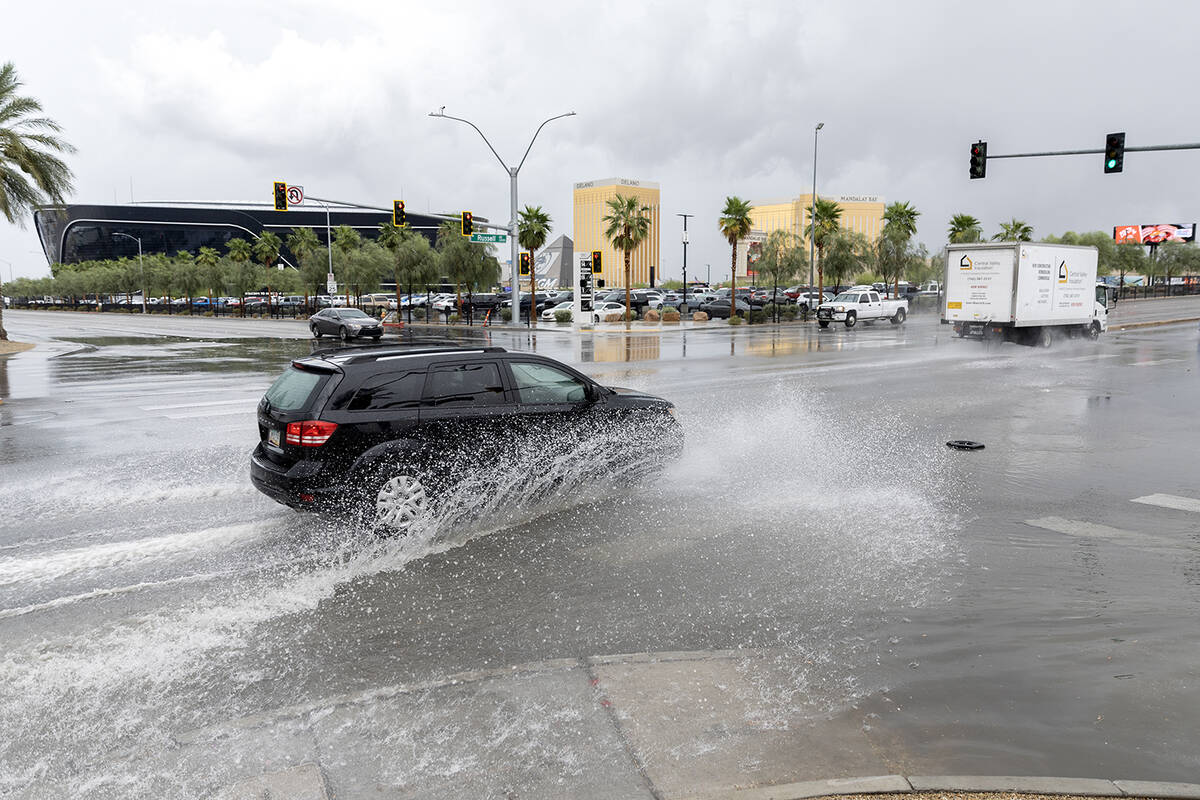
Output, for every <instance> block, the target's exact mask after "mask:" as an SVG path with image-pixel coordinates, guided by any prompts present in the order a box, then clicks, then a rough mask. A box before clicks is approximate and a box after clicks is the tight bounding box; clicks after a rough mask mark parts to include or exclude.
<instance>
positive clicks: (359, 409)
mask: <svg viewBox="0 0 1200 800" xmlns="http://www.w3.org/2000/svg"><path fill="white" fill-rule="evenodd" d="M514 425H516V426H517V428H518V429H521V428H522V427H524V429H525V430H527V431H529V432H530V434H531V435H534V436H536V438H537V442H538V449H539V450H541V449H544V448H547V447H557V446H559V442H562V443H564V444H573V445H575V447H576V450H577V451H583V452H587V451H589V450H591V448H587V447H584V448H579V446H578V445H579V443H580V442H581V441H583V442H585V443H586V442H587V441H590V440H592V439H596V440H598V441H603V443H604V446H605V448H606V449H607V448H609V447H612V446H617V447H621V449H622V452H621V453H619V454H618V458H617V459H614V460H613V462H612V463H613V466H614V468H620V469H621V470H622V473H623V475H624V474H626V471H627V470H628V469H629V466H630V464H629V461H630V459H638V460H640V462H641V463H642V464H644V465H645V467H646V468H647V469H653V468H656V467H658V466H661V465H662V464H663V463H665V461H666V460H667V459H669V458H672V457H674V456H675V455H677V454H678V453H679V452H680V450H681V449H682V444H683V434H682V430H681V428H680V427H679V424H678V422H676V421H675V406H674V405H673V404H672V403H670V402H669V401H667V400H664V399H662V398H659V397H654V396H652V395H647V394H642V393H639V392H635V391H632V390H628V389H615V388H609V387H605V386H601V385H600V384H598V383H596V382H595V381H593V380H592V379H591V378H589V377H587V376H585V375H583V374H582V373H579V372H577V371H575V370H574V369H572V368H571V367H569V366H567V365H565V364H561V363H559V362H557V361H554V360H552V359H549V358H546V357H544V356H538V355H534V354H532V353H524V352H517V353H509V352H507V351H505V350H504V349H503V348H499V347H470V348H466V349H463V348H458V347H437V348H412V347H383V348H369V349H334V350H323V351H318V352H316V353H314V354H313V355H311V356H307V357H304V358H298V359H296V360H295V361H293V362H292V364H291V366H289V367H288V369H287V370H286V371H285V372H284V373H283V374H282V375H281V376H280V377H279V378H278V379H277V380H276V381H275V383H274V384H272V385H271V388H270V389H268V390H267V393H266V395H265V396H264V397H263V399H262V401H261V402H260V403H259V405H258V432H259V441H258V443H257V445H256V446H255V448H254V452H253V454H252V455H251V458H250V480H251V482H252V483H253V484H254V486H255V487H256V488H257V489H258V490H259V491H261V492H262V493H263V494H265V495H267V496H268V497H270V498H272V499H274V500H276V501H277V502H279V503H282V504H284V505H288V506H291V507H293V508H296V509H302V510H311V511H318V512H321V511H327V512H345V511H350V512H352V513H354V514H356V515H359V518H360V519H362V520H364V522H366V523H367V524H368V525H369V526H370V527H371V528H372V529H374V530H377V531H380V532H386V533H392V534H403V533H406V532H407V531H408V530H409V529H410V528H411V527H412V526H413V524H414V523H416V522H418V521H419V520H422V519H427V518H428V517H429V516H431V515H433V514H436V513H437V512H438V511H439V510H441V506H440V504H441V503H443V502H447V501H448V500H449V498H450V497H452V496H453V495H452V493H451V492H450V490H451V489H452V488H453V487H454V486H455V485H456V484H458V483H459V482H460V481H462V480H464V479H468V476H469V479H472V480H479V479H480V477H479V476H480V464H481V463H484V464H486V463H487V461H486V456H488V455H489V454H499V453H500V452H502V451H508V450H510V449H511V448H510V447H509V443H510V441H511V438H510V437H511V431H512V430H513V427H514ZM648 440H650V441H655V442H659V443H661V444H662V446H656V447H651V448H647V447H644V442H645V441H648ZM622 445H624V447H622ZM530 449H531V448H518V452H527V451H529V450H530ZM587 466H588V468H589V471H588V474H589V475H590V474H591V472H590V470H591V469H592V468H593V464H591V463H589V464H588V465H587ZM636 472H637V470H636V469H635V470H634V474H636ZM472 496H473V495H472Z"/></svg>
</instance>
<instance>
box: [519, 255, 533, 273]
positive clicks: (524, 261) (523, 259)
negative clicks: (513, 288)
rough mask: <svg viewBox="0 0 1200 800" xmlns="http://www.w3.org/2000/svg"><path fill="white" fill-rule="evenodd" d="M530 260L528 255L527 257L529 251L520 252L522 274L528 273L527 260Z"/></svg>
mask: <svg viewBox="0 0 1200 800" xmlns="http://www.w3.org/2000/svg"><path fill="white" fill-rule="evenodd" d="M530 260H531V259H530V257H529V253H521V274H522V275H528V274H529V262H530Z"/></svg>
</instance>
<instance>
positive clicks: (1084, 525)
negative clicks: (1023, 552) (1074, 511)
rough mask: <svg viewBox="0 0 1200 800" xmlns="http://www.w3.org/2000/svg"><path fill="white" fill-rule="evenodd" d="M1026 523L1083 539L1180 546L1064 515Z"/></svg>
mask: <svg viewBox="0 0 1200 800" xmlns="http://www.w3.org/2000/svg"><path fill="white" fill-rule="evenodd" d="M1025 524H1026V525H1031V526H1033V527H1034V528H1042V529H1043V530H1048V531H1054V532H1055V533H1064V534H1066V535H1067V536H1077V537H1079V538H1081V539H1102V540H1104V541H1108V542H1117V543H1121V544H1143V545H1166V546H1167V547H1179V546H1180V545H1179V544H1178V543H1177V542H1174V541H1172V540H1171V539H1168V538H1166V537H1165V536H1152V535H1150V534H1145V533H1136V532H1134V531H1127V530H1122V529H1121V528H1113V527H1110V526H1108V525H1099V524H1097V523H1095V522H1080V521H1079V520H1074V519H1063V518H1062V517H1042V518H1040V519H1027V520H1025Z"/></svg>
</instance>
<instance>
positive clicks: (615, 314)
mask: <svg viewBox="0 0 1200 800" xmlns="http://www.w3.org/2000/svg"><path fill="white" fill-rule="evenodd" d="M624 315H625V312H623V311H610V312H608V313H607V314H605V315H604V321H605V322H620V321H621V317H623V316H624Z"/></svg>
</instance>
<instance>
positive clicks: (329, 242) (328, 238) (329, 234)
mask: <svg viewBox="0 0 1200 800" xmlns="http://www.w3.org/2000/svg"><path fill="white" fill-rule="evenodd" d="M308 199H309V200H313V201H315V202H317V203H320V204H321V205H323V206H325V249H326V250H327V251H328V252H329V274H330V275H332V274H333V231H332V230H331V229H330V227H329V203H327V202H325V201H324V200H322V199H321V198H319V197H310V198H308ZM326 280H327V281H328V279H326ZM325 290H326V291H329V287H328V283H327V284H326V288H325ZM314 305H315V303H314ZM329 305H330V307H331V308H332V307H333V298H332V297H330V298H329ZM396 317H397V319H398V318H399V317H400V307H399V306H397V307H396Z"/></svg>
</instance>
